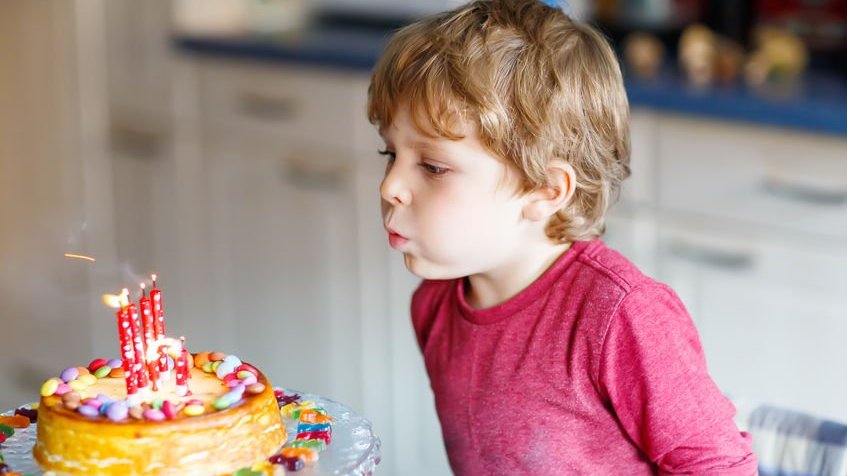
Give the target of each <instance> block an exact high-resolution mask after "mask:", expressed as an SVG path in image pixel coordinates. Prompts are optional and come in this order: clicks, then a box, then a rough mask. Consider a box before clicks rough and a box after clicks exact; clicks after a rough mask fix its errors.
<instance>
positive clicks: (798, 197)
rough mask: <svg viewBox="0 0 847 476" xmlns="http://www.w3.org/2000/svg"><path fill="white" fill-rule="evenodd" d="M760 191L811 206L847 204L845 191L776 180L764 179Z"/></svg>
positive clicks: (846, 191)
mask: <svg viewBox="0 0 847 476" xmlns="http://www.w3.org/2000/svg"><path fill="white" fill-rule="evenodd" d="M762 189H763V190H764V191H765V192H766V193H768V194H769V195H773V196H775V197H780V198H788V199H790V200H794V201H796V202H802V203H807V204H812V205H825V206H834V205H843V204H845V203H847V190H832V189H825V188H822V187H816V186H814V185H812V184H804V183H792V182H788V181H785V180H781V179H777V178H768V179H765V180H764V182H763V183H762Z"/></svg>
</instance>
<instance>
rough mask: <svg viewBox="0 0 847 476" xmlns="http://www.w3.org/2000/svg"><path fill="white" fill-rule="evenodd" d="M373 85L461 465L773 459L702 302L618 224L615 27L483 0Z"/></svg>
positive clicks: (626, 469)
mask: <svg viewBox="0 0 847 476" xmlns="http://www.w3.org/2000/svg"><path fill="white" fill-rule="evenodd" d="M369 95H370V97H369V107H368V109H369V110H368V113H369V117H370V119H371V121H372V122H373V123H375V124H377V125H378V126H379V130H380V134H381V135H382V137H383V139H384V141H385V150H384V151H381V153H382V154H383V155H385V156H387V158H388V163H387V166H386V169H385V177H384V179H383V182H382V185H381V187H380V192H381V195H382V213H383V217H384V222H385V227H386V229H387V231H388V240H389V243H390V245H391V246H392V247H393V248H395V249H397V250H399V251H400V252H402V253H403V256H404V259H405V264H406V267H407V268H408V269H409V270H410V271H411V272H412V273H414V274H415V275H417V276H419V277H421V278H423V279H424V281H423V283H422V284H421V285H420V287H419V288H418V290H417V291H416V292H415V294H414V297H413V299H412V322H413V325H414V328H415V332H416V334H417V337H418V343H419V344H420V348H421V350H422V352H423V355H424V361H425V363H426V368H427V372H428V373H429V377H430V382H431V385H432V389H433V391H434V393H435V402H436V407H437V410H438V415H439V419H440V421H441V428H442V432H443V436H444V441H445V445H446V447H447V454H448V457H449V459H450V464H451V466H452V468H453V470H454V471H455V472H456V473H457V474H462V475H465V474H467V475H484V474H527V475H553V474H586V475H627V476H631V475H638V474H656V473H661V474H698V475H718V474H721V475H751V474H755V473H756V458H755V456H754V455H753V454H752V452H751V445H750V438H749V436H748V435H746V434H744V433H741V432H739V431H738V429H737V428H736V427H735V425H734V423H733V421H732V417H733V415H734V411H735V410H734V408H733V406H732V404H731V403H729V402H728V401H727V399H726V398H724V397H723V396H722V395H721V392H720V390H719V389H718V388H717V387H716V386H715V384H714V383H713V381H712V380H711V378H710V377H709V375H708V373H707V371H706V363H705V359H704V356H703V351H702V349H701V346H700V342H699V338H698V335H697V331H696V330H695V328H694V326H693V323H692V321H691V319H690V318H689V316H688V314H687V313H686V310H685V309H684V307H683V305H682V303H681V302H680V301H679V299H678V298H677V296H676V295H675V294H674V293H673V291H672V290H671V289H669V288H668V287H667V286H665V285H663V284H660V283H658V282H656V281H654V280H652V279H650V278H648V277H647V276H644V275H643V274H641V273H640V272H639V271H638V270H637V269H636V268H635V266H634V265H632V264H631V263H630V262H629V261H627V260H626V258H624V257H623V256H621V255H619V254H618V253H616V252H614V251H612V250H610V249H608V248H606V247H605V246H604V244H603V242H602V241H600V240H599V239H598V237H599V236H601V235H602V233H603V230H604V217H605V214H606V211H607V210H608V208H609V206H610V205H611V204H612V203H613V202H614V200H615V199H616V198H617V195H618V190H619V187H620V183H621V181H622V180H623V179H624V178H626V177H627V176H628V175H629V126H628V119H629V117H628V104H627V100H626V94H625V92H624V89H623V85H622V80H621V73H620V68H619V66H618V63H617V60H616V59H615V56H614V54H613V52H612V50H611V49H610V47H609V45H608V44H607V43H606V42H605V41H604V39H603V38H602V37H601V36H600V35H599V34H598V33H597V32H595V31H594V30H592V29H591V28H589V27H588V26H585V25H581V24H578V23H575V22H573V21H572V20H571V19H569V18H568V17H567V16H566V15H565V14H564V13H563V12H562V11H561V10H559V9H555V8H551V7H549V6H547V5H545V4H543V3H542V2H540V1H539V0H479V1H475V2H473V3H470V4H468V5H465V6H462V7H459V8H457V9H456V10H453V11H450V12H446V13H443V14H440V15H437V16H434V17H431V18H427V19H424V20H421V21H419V22H418V23H415V24H413V25H410V26H408V27H406V28H404V29H402V30H401V31H399V32H398V33H397V34H396V35H394V37H393V38H392V39H391V41H390V42H389V44H388V46H387V49H386V52H385V54H384V56H383V57H382V58H381V60H380V61H379V63H378V65H377V67H376V69H375V72H374V74H373V77H372V81H371V86H370V92H369Z"/></svg>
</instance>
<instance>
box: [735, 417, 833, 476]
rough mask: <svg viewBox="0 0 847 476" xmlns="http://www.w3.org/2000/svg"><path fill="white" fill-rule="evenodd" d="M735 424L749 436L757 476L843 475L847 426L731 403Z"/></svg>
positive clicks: (820, 419)
mask: <svg viewBox="0 0 847 476" xmlns="http://www.w3.org/2000/svg"><path fill="white" fill-rule="evenodd" d="M734 403H735V406H736V409H737V410H738V413H737V414H736V418H735V422H736V424H737V425H738V427H739V428H740V429H741V430H742V431H747V432H749V433H750V434H751V435H752V436H753V452H754V453H756V456H757V457H758V459H759V474H760V475H761V476H847V425H845V424H843V423H839V422H835V421H830V420H826V419H823V418H818V417H815V416H812V415H809V414H807V413H803V412H798V411H794V410H789V409H786V408H779V407H775V406H771V405H764V404H752V403H750V402H744V401H738V400H734Z"/></svg>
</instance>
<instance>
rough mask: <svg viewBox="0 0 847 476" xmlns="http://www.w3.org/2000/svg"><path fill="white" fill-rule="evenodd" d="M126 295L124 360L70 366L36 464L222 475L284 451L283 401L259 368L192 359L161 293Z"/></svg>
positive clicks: (222, 358)
mask: <svg viewBox="0 0 847 476" xmlns="http://www.w3.org/2000/svg"><path fill="white" fill-rule="evenodd" d="M153 288H154V289H153V290H151V293H150V297H149V298H148V297H147V296H146V295H144V296H143V297H142V298H141V299H140V300H139V303H138V305H136V304H135V303H129V302H128V299H127V298H126V293H124V294H123V295H122V302H121V305H120V310H119V311H118V312H117V321H118V334H119V338H120V349H121V359H114V360H111V361H107V360H105V359H95V360H94V361H92V362H91V363H90V364H89V365H87V366H85V367H82V366H80V367H68V368H66V369H65V370H64V371H63V372H61V375H59V376H58V377H56V378H51V379H49V380H47V381H46V382H45V383H44V384H43V386H42V388H41V401H40V402H39V406H38V420H37V425H38V426H37V437H36V444H35V446H34V448H33V456H34V457H35V459H36V461H37V462H38V464H39V465H40V466H41V467H42V469H44V470H49V471H54V472H57V473H60V474H65V473H68V474H98V475H140V474H145V475H204V476H205V475H223V474H229V473H232V472H235V471H236V470H238V469H239V468H244V467H250V466H252V465H255V464H257V463H259V462H262V461H267V460H268V458H269V457H271V456H272V455H274V454H275V453H276V452H277V451H279V450H280V448H281V447H282V446H283V445H284V444H285V443H286V439H287V434H286V430H285V427H284V425H283V424H282V420H281V418H280V407H279V402H278V399H277V397H278V395H275V393H274V390H273V388H272V387H271V385H270V383H269V382H268V379H267V378H266V377H265V375H263V374H262V373H261V372H260V371H259V370H258V369H257V368H256V367H254V366H253V365H250V364H249V363H246V362H242V361H241V360H240V359H239V358H238V357H236V356H234V355H228V354H225V353H221V352H211V353H210V352H199V353H196V354H191V353H189V352H188V350H187V349H186V347H185V345H184V344H185V339H184V338H181V339H172V338H168V337H165V335H164V314H163V312H162V306H161V292H160V291H159V290H158V289H156V288H155V281H154V286H153Z"/></svg>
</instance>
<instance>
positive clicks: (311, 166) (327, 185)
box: [282, 159, 348, 192]
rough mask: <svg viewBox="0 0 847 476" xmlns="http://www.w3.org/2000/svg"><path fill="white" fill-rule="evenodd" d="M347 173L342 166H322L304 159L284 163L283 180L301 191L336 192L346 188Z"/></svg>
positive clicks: (289, 160)
mask: <svg viewBox="0 0 847 476" xmlns="http://www.w3.org/2000/svg"><path fill="white" fill-rule="evenodd" d="M347 173H348V170H347V168H346V167H344V166H341V165H336V166H326V165H324V166H321V165H315V163H314V162H313V161H307V160H304V159H288V160H285V162H284V163H283V170H282V178H283V180H285V181H286V182H287V183H289V184H291V185H294V186H296V187H297V188H300V189H304V190H317V191H333V192H335V191H339V190H341V189H342V188H343V187H344V181H345V178H346V176H347Z"/></svg>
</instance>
